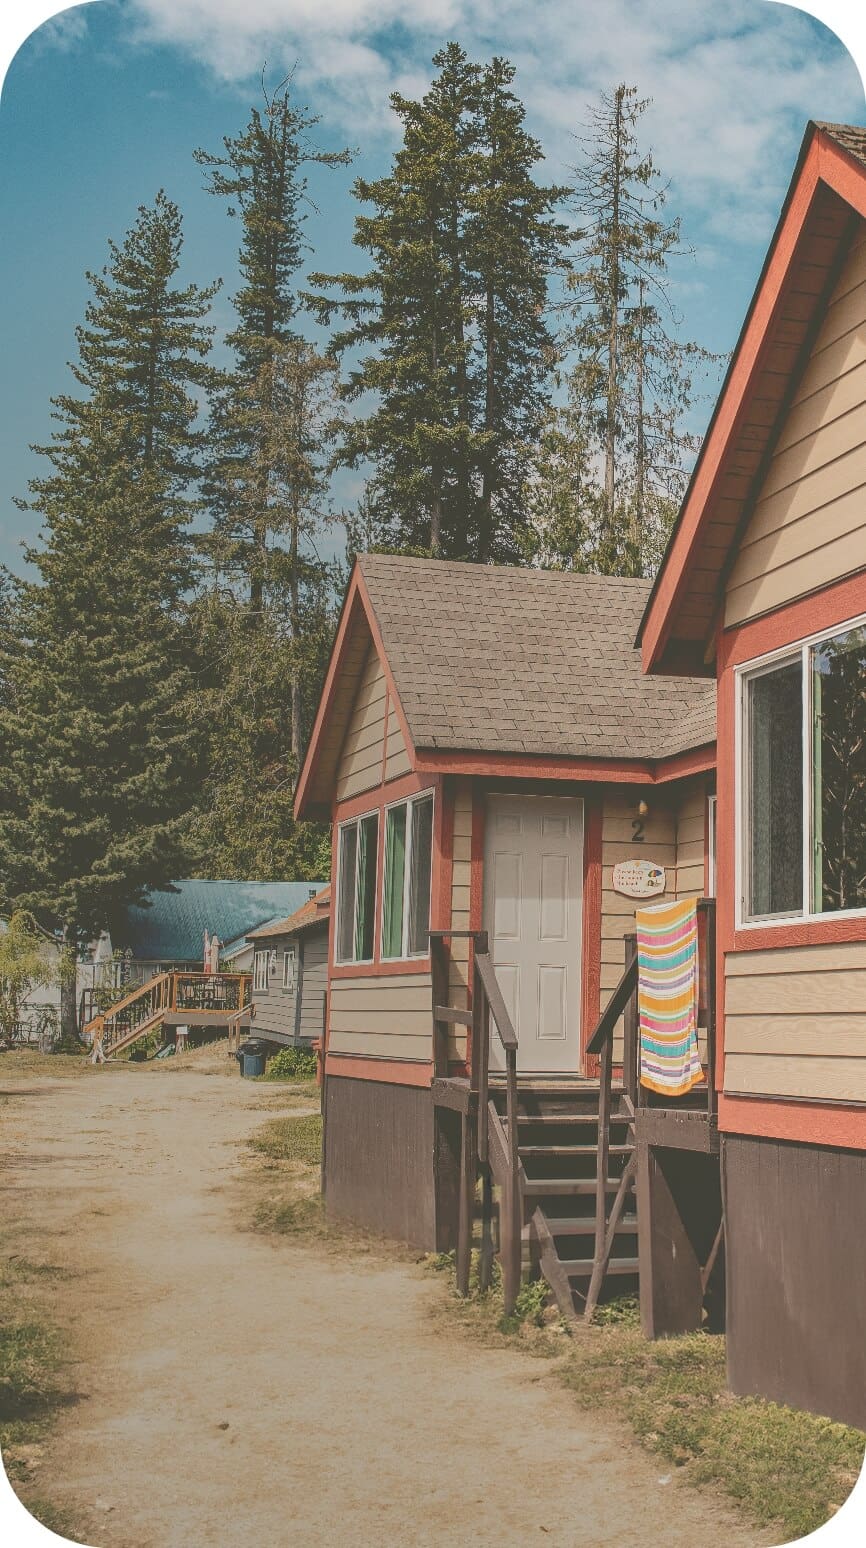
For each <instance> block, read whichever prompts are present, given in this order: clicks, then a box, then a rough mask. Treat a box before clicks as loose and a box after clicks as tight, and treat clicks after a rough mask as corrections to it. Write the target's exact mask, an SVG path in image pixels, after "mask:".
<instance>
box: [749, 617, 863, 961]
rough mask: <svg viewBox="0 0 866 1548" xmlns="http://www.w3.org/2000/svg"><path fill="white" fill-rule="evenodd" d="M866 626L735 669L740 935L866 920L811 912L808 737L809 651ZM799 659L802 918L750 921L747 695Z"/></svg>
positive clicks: (853, 623)
mask: <svg viewBox="0 0 866 1548" xmlns="http://www.w3.org/2000/svg"><path fill="white" fill-rule="evenodd" d="M864 627H866V613H859V614H857V615H856V616H855V617H854V618H847V619H842V620H841V621H840V622H839V623H836V624H833V625H832V627H830V628H828V629H821V630H819V631H818V632H817V633H815V634H809V635H806V636H804V637H803V638H802V639H799V640H794V641H792V642H791V644H790V645H782V646H779V648H778V649H777V650H772V651H767V652H765V654H764V655H762V656H755V657H754V658H753V659H752V660H751V661H744V662H742V664H741V665H739V666H737V667H735V668H734V760H735V761H734V779H735V789H734V810H735V823H736V842H735V846H734V873H735V888H736V891H735V909H734V926H735V929H737V930H778V929H784V928H785V927H786V926H790V925H791V924H822V923H823V924H828V923H830V922H831V921H832V920H834V919H866V908H845V909H832V910H824V911H822V912H820V913H817V912H815V910H814V909H813V908H812V834H813V816H812V796H813V772H814V771H813V768H812V756H811V743H810V742H809V741H808V740H807V738H809V737H811V728H812V674H811V672H810V670H809V652H810V651H811V649H812V648H813V646H815V645H822V644H823V643H824V641H825V640H832V639H835V638H836V636H837V635H840V634H848V633H850V632H851V630H853V629H862V628H864ZM798 658H799V660H800V662H801V666H802V683H803V701H802V728H803V735H804V742H803V856H802V870H803V893H802V901H803V907H802V909H801V910H798V911H797V913H792V914H764V915H756V916H750V915H749V914H747V912H746V888H747V886H748V883H749V866H748V860H747V853H746V838H747V829H746V814H747V811H748V806H749V773H748V766H747V762H746V759H747V755H748V750H749V748H748V737H747V734H746V704H747V698H746V690H747V686H748V684H749V682H751V681H752V680H753V679H754V678H756V677H762V676H764V675H765V673H767V672H772V671H774V670H775V668H776V667H779V666H782V665H783V664H784V663H785V662H786V661H788V662H794V661H796V660H797V659H798Z"/></svg>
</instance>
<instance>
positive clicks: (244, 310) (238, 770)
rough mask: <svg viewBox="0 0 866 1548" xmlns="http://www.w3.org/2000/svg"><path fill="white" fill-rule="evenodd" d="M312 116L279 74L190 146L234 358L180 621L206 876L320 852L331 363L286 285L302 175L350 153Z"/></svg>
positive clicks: (299, 236) (293, 271)
mask: <svg viewBox="0 0 866 1548" xmlns="http://www.w3.org/2000/svg"><path fill="white" fill-rule="evenodd" d="M317 122H318V120H317V119H316V118H315V117H313V116H311V115H310V114H309V113H308V112H307V111H306V109H304V108H301V107H299V106H297V105H296V104H295V102H294V100H293V96H292V91H291V83H290V82H288V81H284V82H283V83H282V84H281V85H280V87H278V88H277V90H276V91H274V92H272V93H270V94H268V93H267V92H266V93H265V107H264V111H263V112H260V111H259V110H258V109H255V108H254V109H253V110H252V111H251V115H250V120H249V123H248V125H247V127H246V129H245V130H244V132H243V134H241V135H240V136H239V137H238V138H236V139H231V138H226V139H225V140H224V142H223V146H224V150H223V154H221V155H218V156H215V155H211V154H210V153H208V152H207V151H197V152H196V160H197V161H198V162H199V164H200V165H201V166H203V167H204V168H205V169H206V171H207V173H208V181H207V186H208V188H209V189H210V191H211V192H212V193H213V194H215V195H216V196H218V197H219V198H222V199H225V200H226V201H227V208H228V211H229V214H230V215H232V216H234V217H236V218H238V219H239V221H240V226H241V233H240V236H241V241H240V253H239V265H240V270H241V278H242V283H241V287H240V289H239V290H238V292H237V294H236V296H235V297H234V306H235V310H236V313H237V325H236V326H235V327H234V328H233V330H232V331H231V332H230V333H229V334H228V337H227V343H228V345H229V347H230V349H231V351H232V353H233V356H234V360H233V364H232V366H231V368H230V369H228V370H227V371H225V372H224V373H223V376H222V380H221V382H220V384H219V387H218V389H217V390H216V392H215V393H214V394H213V401H212V416H211V436H210V448H209V465H208V473H207V478H206V480H205V482H204V491H205V495H206V498H207V501H208V505H209V508H210V510H211V513H212V516H213V530H212V533H211V535H210V536H209V538H208V540H207V541H206V544H205V547H206V552H207V554H208V556H209V558H210V561H211V576H210V580H209V584H208V586H207V588H206V590H205V592H204V593H203V595H202V596H201V598H200V599H199V603H198V605H197V607H196V609H195V614H194V617H195V622H196V626H197V627H198V629H199V631H200V633H199V649H200V653H201V656H202V678H201V681H202V685H203V690H204V700H203V702H204V703H205V704H206V705H207V706H208V716H207V718H208V721H209V724H210V726H211V733H210V735H209V743H210V751H209V755H208V764H209V773H208V778H207V780H206V781H205V785H204V788H203V809H202V815H201V821H200V824H199V829H198V831H199V835H200V836H202V835H204V836H205V837H206V844H205V845H204V847H203V851H202V856H201V862H200V863H201V865H202V866H206V867H207V868H208V869H210V871H211V874H214V873H215V872H216V873H218V874H223V875H225V874H231V875H258V876H263V877H270V876H281V875H282V876H285V875H295V874H298V872H299V870H300V871H301V872H305V871H306V872H307V874H310V873H309V866H310V865H312V864H313V857H316V859H317V860H320V857H321V850H322V831H321V830H320V829H313V830H309V831H306V830H298V831H296V830H295V826H294V822H293V819H292V814H291V806H292V793H293V788H294V782H295V779H296V776H297V772H298V769H299V767H300V762H301V757H302V754H303V747H304V739H305V736H306V732H307V729H308V722H309V718H310V715H311V713H312V710H313V708H314V706H315V702H316V700H317V697H318V688H319V684H320V681H321V675H322V672H323V668H324V660H325V658H326V654H327V646H328V643H329V637H330V630H331V627H332V624H333V602H332V584H333V566H332V565H331V564H330V563H329V562H328V561H327V560H325V559H323V558H322V557H321V547H322V540H323V537H324V536H325V529H326V525H327V522H328V520H329V512H328V503H327V493H328V477H329V464H330V440H331V436H332V428H331V421H332V420H333V419H334V418H335V416H336V413H337V406H336V402H335V398H334V375H335V368H334V366H333V363H332V362H329V361H326V360H324V359H323V358H322V357H321V356H320V355H319V353H318V352H317V351H316V350H315V349H314V348H312V346H311V345H309V344H308V343H307V342H305V340H304V339H303V338H302V337H301V335H300V332H299V322H300V317H299V312H300V300H299V296H298V293H297V279H298V273H299V270H300V268H301V265H302V263H303V261H304V257H305V252H306V242H305V233H304V225H305V221H306V217H307V207H308V205H309V199H308V196H307V178H306V173H305V170H304V169H305V167H306V166H307V165H308V164H317V165H321V166H326V167H338V166H343V165H345V164H347V163H348V161H349V160H350V153H349V152H348V151H346V150H343V151H337V152H330V151H320V150H317V149H315V148H314V147H312V146H311V144H310V141H309V131H310V130H311V129H312V128H314V126H315V125H316V123H317ZM217 663H218V665H217ZM286 700H287V712H284V707H283V704H282V703H279V701H286ZM321 874H322V869H321V864H317V866H316V867H315V868H314V870H313V872H312V875H313V878H315V877H317V876H320V875H321Z"/></svg>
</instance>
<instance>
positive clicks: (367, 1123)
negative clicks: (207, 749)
mask: <svg viewBox="0 0 866 1548" xmlns="http://www.w3.org/2000/svg"><path fill="white" fill-rule="evenodd" d="M649 592H650V586H649V583H648V582H646V581H643V580H640V579H635V580H631V579H626V580H620V579H615V578H609V577H603V576H593V575H577V574H567V573H561V572H541V571H533V570H518V569H509V568H505V567H493V566H477V565H470V564H462V563H452V562H446V561H430V560H424V559H415V558H404V557H394V556H386V555H361V556H359V558H358V559H357V560H356V563H355V566H354V569H353V572H352V576H351V579H350V583H349V586H348V590H347V594H346V597H345V601H344V605H343V609H342V613H341V617H340V622H339V627H338V631H337V635H336V640H335V644H334V648H333V653H332V657H331V662H330V666H329V670H328V673H327V678H326V682H325V686H324V689H323V694H322V698H321V702H320V705H319V709H318V714H317V717H316V721H315V725H314V728H313V732H312V735H311V739H310V744H309V748H308V752H307V756H306V759H305V762H304V765H303V768H302V771H301V774H300V778H299V782H298V788H297V793H296V804H295V810H296V815H297V816H298V817H299V818H315V819H317V820H320V821H329V822H330V823H331V824H332V825H333V832H334V844H333V871H332V877H331V889H332V896H333V899H334V907H333V908H332V910H331V921H330V937H329V948H328V964H329V966H328V1012H327V1032H326V1047H325V1054H324V1112H325V1145H324V1189H325V1197H326V1201H327V1206H328V1209H329V1210H331V1211H334V1212H335V1213H338V1214H341V1215H344V1216H346V1217H348V1218H350V1219H352V1220H354V1221H357V1222H359V1223H360V1224H362V1225H364V1226H366V1227H369V1228H372V1229H374V1230H377V1231H380V1232H382V1233H384V1234H386V1235H391V1236H393V1237H396V1238H399V1239H401V1240H403V1241H406V1242H409V1243H412V1244H414V1245H416V1246H418V1247H420V1248H424V1249H428V1250H446V1249H450V1248H452V1247H454V1246H455V1245H457V1246H459V1253H460V1272H461V1273H463V1272H464V1269H465V1273H467V1274H468V1252H469V1245H468V1244H469V1240H470V1237H471V1231H472V1223H473V1222H472V1214H473V1201H474V1193H475V1178H476V1165H475V1163H476V1158H477V1159H478V1161H479V1162H480V1163H481V1164H482V1167H486V1166H487V1163H488V1161H489V1163H490V1167H492V1168H493V1171H494V1172H495V1176H491V1175H490V1173H489V1170H488V1172H487V1173H486V1174H485V1175H487V1180H488V1183H490V1189H488V1193H487V1194H486V1195H485V1197H486V1198H487V1205H488V1207H487V1208H486V1211H485V1215H484V1222H483V1223H482V1224H483V1227H484V1230H485V1232H486V1233H487V1235H486V1236H485V1240H487V1241H489V1240H490V1231H491V1230H492V1228H493V1221H492V1217H493V1214H494V1212H495V1211H496V1210H497V1209H498V1211H499V1216H500V1218H499V1226H498V1230H499V1233H500V1239H504V1237H505V1236H506V1235H507V1234H508V1230H509V1229H510V1226H509V1221H510V1222H511V1226H513V1230H511V1234H510V1236H509V1237H508V1241H509V1243H510V1246H509V1251H508V1253H506V1257H507V1259H508V1263H509V1265H510V1268H509V1274H510V1278H509V1288H508V1294H509V1295H513V1293H515V1283H516V1281H515V1275H516V1276H517V1278H518V1279H519V1274H520V1272H521V1264H520V1263H518V1262H517V1259H518V1258H519V1257H520V1254H521V1251H522V1248H521V1243H522V1242H525V1240H526V1238H527V1233H528V1231H529V1226H530V1224H531V1222H532V1221H533V1219H535V1217H536V1215H537V1214H538V1212H539V1211H541V1214H544V1211H545V1210H546V1211H547V1215H548V1216H549V1217H550V1218H554V1217H555V1222H556V1229H555V1230H554V1232H553V1233H552V1236H551V1240H548V1237H547V1236H545V1235H544V1231H545V1230H546V1229H547V1228H546V1227H545V1226H544V1222H543V1221H542V1220H541V1218H540V1216H539V1219H538V1220H537V1221H536V1225H537V1227H538V1229H537V1230H536V1233H535V1237H534V1247H533V1250H536V1249H537V1252H538V1254H539V1255H540V1261H541V1268H542V1271H543V1272H547V1271H548V1270H549V1271H550V1275H552V1278H553V1279H554V1280H557V1282H558V1285H559V1290H558V1292H557V1293H558V1294H559V1295H560V1297H561V1299H562V1301H563V1303H564V1304H567V1305H568V1306H569V1310H574V1307H575V1306H576V1305H577V1304H578V1303H579V1302H580V1297H581V1296H584V1295H585V1292H586V1290H587V1285H588V1280H589V1277H590V1274H591V1272H592V1265H593V1260H594V1255H595V1243H596V1236H597V1234H598V1232H597V1226H596V1215H595V1210H596V1201H597V1194H598V1191H599V1189H600V1190H601V1193H602V1196H603V1197H602V1202H603V1203H604V1200H605V1198H606V1196H607V1193H608V1192H609V1191H610V1189H611V1187H613V1188H614V1191H615V1190H616V1188H617V1187H618V1186H619V1179H620V1177H621V1176H624V1175H625V1174H626V1173H628V1175H627V1177H626V1183H630V1181H631V1178H632V1172H631V1170H630V1169H629V1164H628V1163H629V1157H630V1155H631V1151H632V1148H633V1147H632V1144H631V1139H630V1119H629V1117H628V1114H627V1112H626V1109H625V1107H623V1106H622V1103H624V1102H625V1101H627V1099H628V1093H627V1091H626V1090H625V1085H626V1084H627V1082H624V1080H623V1078H622V1069H623V1061H624V1059H625V1062H626V1063H627V1064H628V1063H629V1060H628V1059H626V1058H625V1056H626V1042H627V1039H628V1035H629V1032H628V1026H627V1022H628V1020H629V1018H628V1016H626V1017H623V1016H621V1015H619V1014H617V1016H616V1017H614V1018H613V1019H612V1020H611V1022H610V1031H611V1037H610V1039H609V1041H608V1043H607V1045H606V1047H607V1051H608V1054H609V1058H608V1061H607V1067H608V1073H609V1074H610V1073H611V1072H613V1073H614V1074H615V1075H616V1078H615V1080H614V1081H613V1085H612V1086H609V1087H608V1095H609V1096H611V1092H612V1103H613V1106H612V1109H611V1111H610V1112H609V1114H608V1119H607V1120H605V1125H604V1130H605V1136H606V1138H605V1152H604V1157H603V1163H602V1171H601V1173H600V1174H597V1168H596V1152H597V1132H598V1122H599V1114H598V1107H599V1090H600V1084H599V1080H600V1075H599V1072H600V1059H599V1057H598V1056H597V1055H595V1054H593V1052H592V1051H591V1050H590V1048H589V1044H590V1039H591V1037H592V1036H593V1034H594V1032H595V1030H596V1027H597V1024H598V1022H599V1016H600V1013H601V1010H602V1009H603V1007H605V1006H606V1005H608V1003H609V1000H610V997H611V992H612V991H613V990H615V988H616V986H617V985H618V983H619V981H620V979H621V977H622V975H623V971H624V964H625V963H626V962H627V960H628V959H629V954H630V951H631V947H630V942H629V940H628V937H629V935H630V933H631V932H632V931H633V929H634V895H635V888H636V889H637V895H638V896H640V895H641V894H642V893H643V892H647V893H648V895H651V896H656V897H658V898H662V899H663V898H665V897H668V898H678V897H689V896H695V897H701V898H705V897H706V896H707V894H708V893H710V892H711V891H712V888H713V879H712V846H713V840H712V830H713V822H714V812H715V691H714V687H713V685H712V684H711V683H708V682H707V681H706V680H704V679H702V678H701V676H700V674H699V675H698V677H697V679H696V680H689V679H688V678H685V677H678V678H668V677H663V676H658V677H644V676H643V674H642V671H641V660H640V653H639V651H638V650H636V649H635V646H634V639H635V634H636V632H637V628H638V626H639V623H640V619H641V616H642V614H643V611H644V608H645V606H646V603H647V600H648V597H649ZM509 1103H511V1106H510V1108H509ZM507 1109H508V1110H507ZM509 1115H510V1116H509ZM488 1120H489V1121H488ZM608 1120H609V1121H608ZM608 1141H609V1143H608ZM488 1142H489V1144H488ZM497 1147H498V1148H497ZM509 1158H510V1159H509ZM608 1165H609V1167H610V1175H608V1174H607V1171H606V1167H607V1166H608ZM509 1167H510V1168H511V1172H510V1173H508V1168H509ZM506 1173H508V1176H510V1177H511V1182H509V1181H508V1176H506ZM491 1190H492V1192H493V1193H495V1194H496V1198H495V1199H491V1198H490V1196H489V1194H490V1191H491ZM518 1195H519V1196H518ZM607 1202H608V1203H609V1202H610V1201H609V1199H608V1200H607ZM542 1206H543V1208H542ZM509 1212H510V1213H509ZM518 1213H519V1215H520V1219H519V1222H518V1221H517V1214H518ZM606 1219H607V1217H606V1216H605V1221H606ZM620 1229H621V1240H620V1242H619V1243H618V1251H617V1253H616V1254H615V1255H614V1256H613V1257H612V1258H610V1259H609V1267H610V1268H611V1270H612V1271H613V1272H614V1273H619V1274H620V1275H621V1277H622V1281H623V1284H625V1282H626V1281H627V1280H629V1278H630V1277H631V1278H632V1279H633V1277H634V1274H635V1273H636V1267H637V1264H636V1249H635V1240H634V1237H635V1224H634V1214H633V1210H632V1211H631V1212H626V1213H625V1214H623V1218H622V1220H621V1222H620ZM549 1234H550V1233H549ZM605 1234H606V1233H605V1231H602V1232H601V1235H602V1236H604V1235H605ZM458 1238H459V1242H458ZM566 1238H570V1245H569V1241H567V1240H566ZM575 1244H576V1245H575ZM564 1261H565V1262H567V1263H568V1264H569V1265H570V1266H569V1267H568V1268H567V1269H564V1268H563V1267H562V1264H563V1262H564ZM573 1293H574V1294H575V1295H577V1297H578V1302H574V1301H573Z"/></svg>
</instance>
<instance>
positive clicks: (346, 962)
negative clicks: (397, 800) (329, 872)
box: [334, 806, 382, 967]
mask: <svg viewBox="0 0 866 1548" xmlns="http://www.w3.org/2000/svg"><path fill="white" fill-rule="evenodd" d="M369 817H375V818H376V870H377V876H376V886H377V888H378V885H379V878H378V863H379V845H380V844H381V842H382V833H381V828H382V823H381V813H380V811H379V808H378V807H376V806H374V807H371V809H370V810H369V811H366V812H359V813H358V816H357V817H347V818H346V819H345V821H344V822H341V823H338V824H337V900H336V908H335V910H334V917H335V921H336V928H335V930H334V966H335V967H357V966H360V965H361V964H364V965H365V966H368V965H369V964H370V963H371V962H373V961H374V960H375V955H376V931H375V929H374V930H373V955H372V956H370V957H341V956H340V955H339V951H340V936H341V934H342V919H341V908H342V900H343V888H342V876H343V837H342V835H343V829H344V828H359V827H360V825H361V823H362V822H365V821H366V820H367V818H369ZM360 859H361V846H360V844H356V845H355V907H356V908H357V904H358V865H359V862H360ZM373 917H374V919H375V917H376V897H375V894H374V897H373ZM354 936H355V919H354V915H353V917H352V939H353V940H354Z"/></svg>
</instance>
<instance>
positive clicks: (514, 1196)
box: [502, 1048, 523, 1317]
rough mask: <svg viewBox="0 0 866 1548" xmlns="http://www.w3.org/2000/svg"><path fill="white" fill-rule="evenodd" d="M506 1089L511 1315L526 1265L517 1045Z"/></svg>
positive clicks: (506, 1290) (506, 1258)
mask: <svg viewBox="0 0 866 1548" xmlns="http://www.w3.org/2000/svg"><path fill="white" fill-rule="evenodd" d="M505 1069H506V1076H507V1081H508V1085H507V1089H506V1095H505V1112H506V1117H507V1119H508V1159H509V1169H508V1197H507V1198H506V1199H504V1200H503V1201H502V1202H503V1204H504V1205H505V1210H506V1214H507V1216H508V1243H507V1247H506V1245H505V1243H504V1242H503V1246H502V1268H503V1275H502V1277H503V1298H504V1302H505V1315H506V1317H510V1316H511V1313H512V1312H513V1310H514V1306H515V1302H516V1301H517V1296H518V1293H519V1291H520V1278H521V1271H522V1268H523V1201H522V1199H521V1197H520V1156H519V1153H518V1149H517V1049H516V1048H507V1049H506V1050H505Z"/></svg>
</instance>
